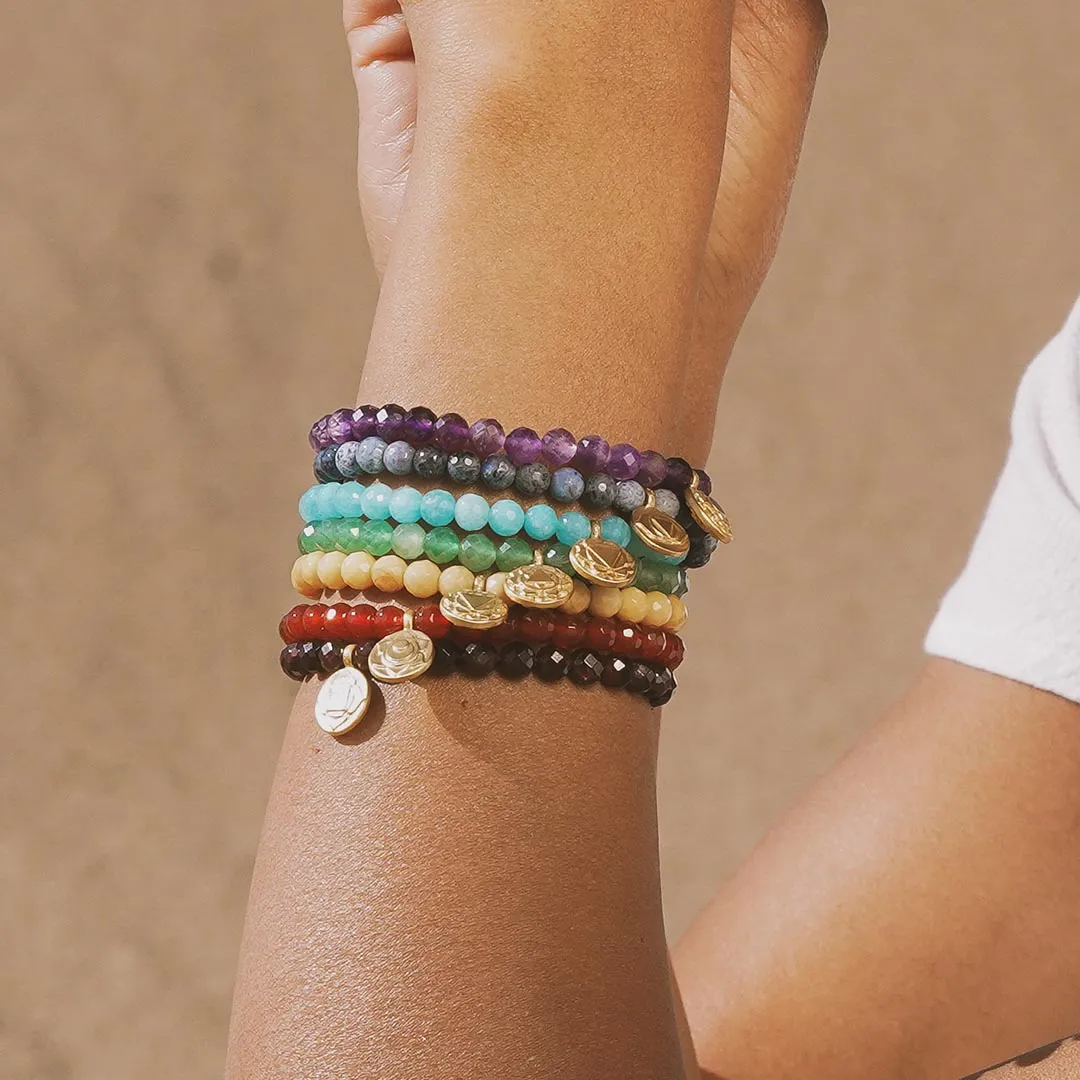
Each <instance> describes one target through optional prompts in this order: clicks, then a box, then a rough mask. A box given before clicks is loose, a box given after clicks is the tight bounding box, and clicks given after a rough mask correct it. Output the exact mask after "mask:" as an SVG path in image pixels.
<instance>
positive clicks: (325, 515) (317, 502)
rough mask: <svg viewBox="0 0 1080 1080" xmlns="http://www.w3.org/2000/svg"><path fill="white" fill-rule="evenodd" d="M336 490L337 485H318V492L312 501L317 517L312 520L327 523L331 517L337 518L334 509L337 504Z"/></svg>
mask: <svg viewBox="0 0 1080 1080" xmlns="http://www.w3.org/2000/svg"><path fill="white" fill-rule="evenodd" d="M337 489H338V485H337V484H320V485H319V490H318V492H317V493H316V495H315V498H314V500H313V502H314V510H315V513H316V515H317V517H315V518H314V519H313V520H315V521H327V520H328V519H330V518H332V517H337V510H336V508H335V507H336V502H337Z"/></svg>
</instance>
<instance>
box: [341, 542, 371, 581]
mask: <svg viewBox="0 0 1080 1080" xmlns="http://www.w3.org/2000/svg"><path fill="white" fill-rule="evenodd" d="M374 565H375V556H374V555H369V554H368V553H367V552H366V551H352V552H350V553H349V554H348V555H346V556H345V561H344V562H343V563H342V564H341V576H342V577H343V578H344V579H345V584H346V585H348V586H349V588H350V589H370V588H371V568H372V567H373V566H374Z"/></svg>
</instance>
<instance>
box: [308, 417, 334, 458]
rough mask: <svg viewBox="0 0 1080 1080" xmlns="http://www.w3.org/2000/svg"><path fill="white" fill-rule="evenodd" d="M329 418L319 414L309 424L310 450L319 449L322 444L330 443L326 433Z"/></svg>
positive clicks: (327, 444)
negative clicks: (312, 422) (313, 421)
mask: <svg viewBox="0 0 1080 1080" xmlns="http://www.w3.org/2000/svg"><path fill="white" fill-rule="evenodd" d="M329 420H330V417H329V416H320V417H319V419H318V420H316V421H315V423H314V424H312V425H311V431H310V432H308V442H309V443H311V449H312V450H321V449H322V448H323V447H324V446H329V445H330V439H329V438H328V436H327V434H326V425H327V423H328V422H329Z"/></svg>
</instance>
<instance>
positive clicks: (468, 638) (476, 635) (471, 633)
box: [454, 626, 489, 645]
mask: <svg viewBox="0 0 1080 1080" xmlns="http://www.w3.org/2000/svg"><path fill="white" fill-rule="evenodd" d="M488 633H489V631H487V630H473V629H470V628H469V627H467V626H455V627H454V641H456V642H457V643H458V644H459V645H469V644H474V643H476V642H481V641H485V640H487V635H488Z"/></svg>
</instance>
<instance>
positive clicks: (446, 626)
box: [413, 604, 453, 641]
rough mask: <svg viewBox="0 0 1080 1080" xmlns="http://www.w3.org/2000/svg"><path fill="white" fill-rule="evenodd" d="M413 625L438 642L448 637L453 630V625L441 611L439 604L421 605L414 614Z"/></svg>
mask: <svg viewBox="0 0 1080 1080" xmlns="http://www.w3.org/2000/svg"><path fill="white" fill-rule="evenodd" d="M413 625H414V626H415V627H416V629H417V630H422V631H423V632H424V633H425V634H427V636H428V637H430V638H433V639H434V640H436V641H438V640H439V639H440V638H444V637H446V635H447V634H449V633H450V631H451V629H453V624H452V623H451V622H450V620H449V619H448V618H447V617H446V616H445V615H444V614H443V613H442V612H441V611H440V610H439V606H438V604H421V605H420V607H418V608H417V609H416V611H415V612H414V614H413Z"/></svg>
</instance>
